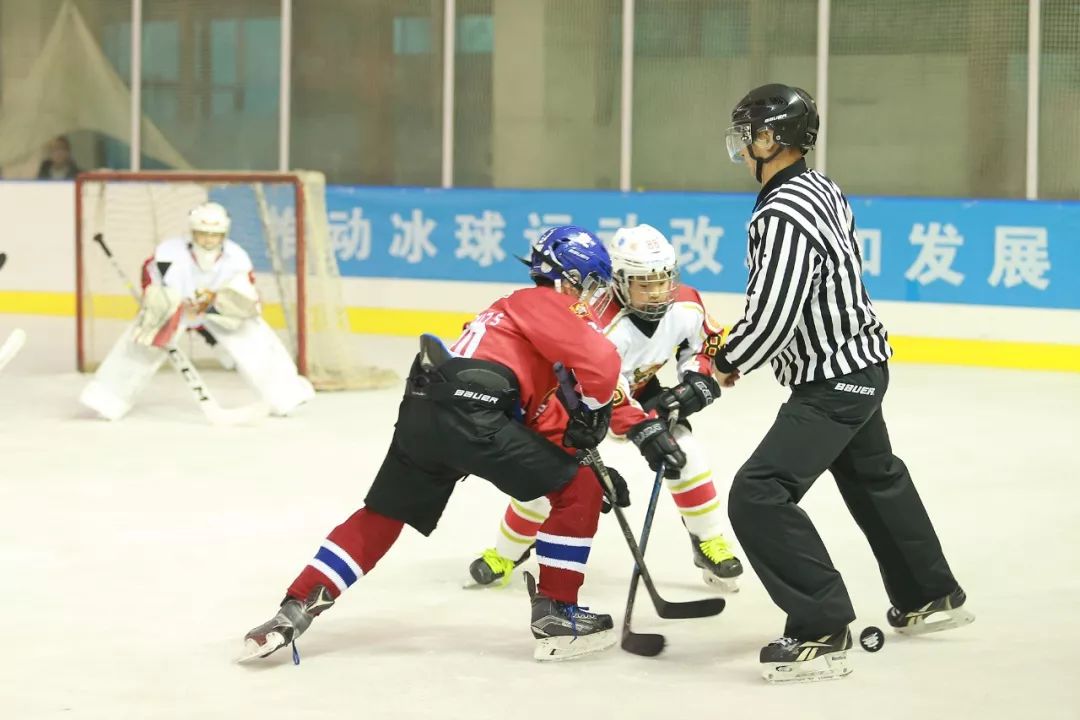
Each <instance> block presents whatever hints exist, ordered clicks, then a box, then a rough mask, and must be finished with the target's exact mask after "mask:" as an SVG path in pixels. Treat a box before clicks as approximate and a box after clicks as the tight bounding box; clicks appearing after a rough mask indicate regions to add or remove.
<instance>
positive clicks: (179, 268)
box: [79, 202, 315, 420]
mask: <svg viewBox="0 0 1080 720" xmlns="http://www.w3.org/2000/svg"><path fill="white" fill-rule="evenodd" d="M229 224H230V221H229V214H228V212H226V210H225V208H224V207H222V206H221V205H219V204H218V203H214V202H208V203H204V204H202V205H199V206H198V207H196V208H194V209H193V210H192V211H191V213H190V228H191V237H190V239H189V238H184V237H176V238H171V239H169V240H165V241H164V242H162V243H161V244H160V245H158V246H157V248H156V249H155V250H154V256H153V257H152V258H150V259H149V260H147V261H146V263H145V264H144V265H143V274H142V285H143V296H142V309H141V311H140V312H139V315H138V317H137V318H136V319H135V322H134V323H132V325H131V326H130V327H129V328H128V329H127V330H126V331H125V332H124V333H123V335H121V337H120V339H119V340H117V341H116V344H115V345H113V347H112V349H111V350H110V351H109V354H108V356H106V358H105V361H104V362H103V363H102V364H101V366H100V367H99V368H98V370H97V372H96V373H95V374H94V378H93V379H92V380H91V381H90V383H89V384H88V385H87V386H86V388H85V389H84V390H83V392H82V395H81V396H80V397H79V400H80V402H82V403H83V404H84V405H86V406H87V407H89V408H91V409H92V410H94V411H95V412H97V413H98V414H100V415H101V416H102V417H105V418H107V419H109V420H118V419H120V418H121V417H123V416H124V415H125V414H127V412H128V411H129V410H131V408H132V405H133V404H134V401H135V397H136V395H137V394H138V393H139V391H140V390H141V389H142V388H143V387H144V386H145V385H146V383H147V382H149V380H150V378H151V377H153V375H154V373H156V372H157V370H158V368H159V367H160V366H161V363H162V362H163V361H164V360H165V358H166V353H165V349H166V348H168V347H170V346H171V345H173V344H174V343H175V342H176V339H177V338H178V337H179V336H180V335H181V334H182V333H183V332H184V331H185V330H198V331H200V333H201V334H203V335H204V336H206V335H209V336H210V337H212V338H213V340H215V341H216V342H217V347H215V352H223V353H225V354H227V355H228V356H229V357H230V358H231V359H232V360H233V361H234V362H235V364H236V369H237V370H238V371H239V372H240V374H241V375H242V376H243V377H244V379H245V380H247V382H248V383H250V384H251V385H252V387H254V388H255V390H256V391H257V392H258V393H259V395H261V396H262V398H263V400H264V401H265V402H266V403H267V404H268V405H269V406H270V411H271V412H272V413H273V414H275V415H287V414H289V413H290V412H291V411H292V410H294V409H295V408H296V407H297V406H299V405H301V404H302V403H304V402H307V401H308V400H310V399H311V398H312V397H314V394H315V390H314V388H312V386H311V383H310V382H308V380H307V378H305V377H303V376H301V375H299V374H298V373H297V370H296V364H295V363H294V362H293V359H292V357H291V356H290V355H289V352H288V351H287V350H286V349H285V347H284V346H283V345H282V343H281V341H280V340H279V339H278V336H277V335H276V334H275V333H274V331H273V330H272V329H271V328H270V326H269V325H267V324H266V321H264V320H263V319H262V317H261V316H260V308H259V299H258V295H257V293H256V291H255V284H254V276H253V269H252V264H251V258H250V257H248V254H247V252H246V251H245V250H244V249H243V248H242V247H240V246H239V245H237V244H236V243H234V242H233V241H232V240H229V239H228V237H227V236H228V232H229Z"/></svg>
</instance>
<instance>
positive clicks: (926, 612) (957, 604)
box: [885, 587, 975, 635]
mask: <svg viewBox="0 0 1080 720" xmlns="http://www.w3.org/2000/svg"><path fill="white" fill-rule="evenodd" d="M965 602H967V595H966V594H965V593H964V590H963V588H960V587H957V588H956V589H955V590H953V591H952V592H951V593H949V594H948V595H946V596H945V597H943V598H938V599H937V600H934V601H932V602H928V603H926V604H925V605H923V606H922V607H919V608H916V609H915V610H912V611H911V612H903V611H901V610H898V609H897V608H895V607H891V608H889V612H888V613H886V615H885V617H886V619H888V621H889V624H890V625H892V626H893V627H894V628H896V632H898V633H901V634H903V635H925V634H926V633H932V632H938V631H940V630H951V629H953V628H958V627H962V626H964V625H970V624H971V623H973V622H975V615H973V614H972V613H971V612H969V611H968V610H967V608H965V607H963V605H964V603H965Z"/></svg>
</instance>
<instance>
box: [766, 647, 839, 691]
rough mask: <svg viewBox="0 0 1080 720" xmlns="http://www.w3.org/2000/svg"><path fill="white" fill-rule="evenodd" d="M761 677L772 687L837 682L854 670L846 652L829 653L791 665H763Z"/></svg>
mask: <svg viewBox="0 0 1080 720" xmlns="http://www.w3.org/2000/svg"><path fill="white" fill-rule="evenodd" d="M764 665H765V669H764V670H763V671H762V673H761V677H763V678H765V679H766V680H767V681H768V682H769V683H771V684H773V685H790V684H794V683H806V682H821V681H823V680H839V679H841V678H845V677H847V676H848V675H850V674H851V672H852V670H854V669H855V668H853V667H851V665H850V664H848V659H847V650H843V651H841V652H834V653H829V654H828V655H822V656H821V657H817V658H814V659H813V660H804V661H802V662H791V663H764Z"/></svg>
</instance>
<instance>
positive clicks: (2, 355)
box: [0, 328, 26, 370]
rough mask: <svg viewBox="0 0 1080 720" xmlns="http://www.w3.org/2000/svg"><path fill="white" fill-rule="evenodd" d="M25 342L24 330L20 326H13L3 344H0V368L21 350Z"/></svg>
mask: <svg viewBox="0 0 1080 720" xmlns="http://www.w3.org/2000/svg"><path fill="white" fill-rule="evenodd" d="M25 344H26V331H25V330H23V329H22V328H15V329H14V330H12V331H11V334H10V335H8V337H7V340H5V341H4V344H3V345H0V370H3V369H4V366H5V365H7V364H8V363H9V362H11V359H12V358H13V357H15V356H16V355H18V354H19V351H20V350H22V346H23V345H25Z"/></svg>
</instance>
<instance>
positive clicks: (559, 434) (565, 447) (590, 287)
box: [241, 226, 625, 660]
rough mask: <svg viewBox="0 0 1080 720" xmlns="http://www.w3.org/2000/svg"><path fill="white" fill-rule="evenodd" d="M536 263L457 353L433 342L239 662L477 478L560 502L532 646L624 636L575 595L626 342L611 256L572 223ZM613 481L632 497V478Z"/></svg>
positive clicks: (578, 645)
mask: <svg viewBox="0 0 1080 720" xmlns="http://www.w3.org/2000/svg"><path fill="white" fill-rule="evenodd" d="M529 264H530V275H531V276H532V278H533V281H534V283H535V287H531V288H527V289H523V290H518V291H516V292H514V293H511V294H510V295H507V296H505V297H502V298H500V299H499V300H496V301H495V303H494V304H492V305H491V307H489V308H488V309H487V310H485V311H484V312H482V313H480V314H479V315H477V316H476V318H475V319H474V320H473V321H472V322H470V323H469V324H468V325H467V326H466V327H465V331H464V333H463V334H462V335H461V337H460V338H458V340H457V341H456V342H455V343H454V344H453V346H452V349H451V351H449V352H448V351H447V350H446V349H445V348H444V347H443V346H442V344H441V343H439V342H438V341H437V340H436V339H435V338H433V337H431V336H427V335H425V336H424V338H423V339H422V340H421V351H420V354H419V355H417V357H416V359H415V361H414V362H413V365H412V369H411V371H410V373H409V379H408V381H407V383H406V388H405V397H404V398H403V399H402V401H401V405H400V407H399V409H398V418H397V424H396V426H395V431H394V437H393V439H392V441H391V445H390V450H389V452H388V453H387V455H386V458H385V460H384V461H383V465H382V467H381V468H380V470H379V472H378V474H377V475H376V477H375V481H374V483H373V484H372V486H371V489H370V490H369V491H368V494H367V497H366V498H365V500H364V502H365V506H364V507H362V508H361V509H360V510H358V511H357V512H356V513H354V514H353V515H352V516H351V517H350V518H349V519H348V520H346V521H345V522H344V523H342V524H341V525H339V526H338V527H336V528H334V530H332V531H331V532H330V534H329V536H328V537H327V539H326V540H324V541H323V542H322V545H321V546H320V547H319V550H318V552H317V553H316V555H315V558H314V559H313V560H312V561H311V562H310V563H309V564H308V565H307V566H306V567H305V568H304V569H303V571H302V572H301V573H300V575H299V576H298V577H297V578H296V579H295V580H293V582H292V584H291V585H290V586H289V589H288V593H287V595H286V597H285V600H284V601H283V602H282V604H281V607H280V609H279V610H278V612H277V614H276V615H275V616H274V617H273V618H272V619H271V620H269V621H268V622H266V623H263V624H262V625H260V626H258V627H257V628H255V629H253V630H252V631H251V632H249V633H248V634H247V636H246V637H245V655H244V657H242V658H241V659H252V658H255V657H266V656H267V655H269V654H270V653H272V652H274V651H275V650H278V649H279V648H281V647H283V646H285V645H288V644H289V643H291V642H293V641H294V640H295V639H296V638H297V637H298V636H299V635H300V634H301V633H303V632H304V631H305V630H307V628H308V626H309V625H310V624H311V622H312V620H313V619H314V618H315V617H316V616H317V615H319V614H320V613H322V612H323V611H325V610H326V609H327V608H329V607H330V606H331V605H333V604H334V601H335V600H336V598H337V597H338V596H339V595H340V594H341V593H342V592H343V591H344V590H345V589H346V588H348V587H349V586H350V585H352V584H353V583H354V582H356V581H357V580H358V579H359V578H360V577H362V576H363V575H365V574H367V573H369V572H371V570H372V569H373V568H374V567H375V565H376V563H377V562H378V561H379V560H380V559H381V558H382V556H383V555H384V554H385V553H386V551H387V550H389V549H390V546H391V545H393V544H394V542H395V541H396V540H397V538H398V536H399V534H400V532H401V529H402V527H403V526H404V525H406V524H408V525H411V526H412V527H413V528H415V529H416V530H418V531H419V532H420V533H422V534H424V535H429V534H430V533H431V532H432V531H433V530H434V529H435V525H436V523H437V522H438V520H439V517H440V516H441V515H442V512H443V509H444V508H445V507H446V503H447V501H448V500H449V499H450V494H451V492H452V491H453V489H454V485H455V484H456V483H457V481H458V480H461V479H462V478H463V477H465V476H468V475H477V476H479V477H481V478H484V479H485V480H487V481H489V482H491V483H492V484H493V485H495V486H496V487H498V488H499V489H500V490H502V491H503V492H505V493H507V494H508V495H510V496H511V497H514V498H517V499H519V500H523V501H528V500H532V499H535V498H537V497H540V496H541V495H543V496H546V497H547V498H548V499H549V500H550V502H551V505H552V512H551V516H550V517H549V518H548V520H547V522H546V523H545V524H544V526H543V528H541V530H542V534H543V539H544V542H543V543H540V542H538V543H537V553H538V555H539V557H540V583H539V589H538V590H537V589H536V588H535V586H534V583H532V582H531V578H530V582H529V589H530V595H531V596H532V632H533V635H534V637H535V638H536V648H535V652H534V656H535V657H536V658H537V659H540V660H556V659H563V658H567V657H574V656H577V655H582V654H585V653H590V652H596V651H598V650H603V649H605V648H608V647H611V646H612V645H613V644H614V643H615V641H616V637H615V633H614V631H613V630H612V627H613V625H612V622H611V616H609V615H603V614H598V613H592V612H588V611H586V610H584V609H583V608H580V607H578V605H577V599H578V589H579V588H580V587H581V584H582V583H583V582H584V579H585V575H584V573H585V563H586V560H587V559H588V556H589V548H590V546H591V543H592V537H593V535H594V534H595V532H596V526H597V519H598V517H599V513H600V507H601V497H602V491H601V487H600V484H599V481H598V480H597V478H596V476H595V475H594V474H593V472H592V470H591V469H589V468H587V467H585V466H582V465H580V464H579V463H578V460H577V457H576V450H578V449H581V450H584V449H589V448H592V447H595V446H596V445H597V444H599V443H600V441H601V440H602V439H603V438H604V435H605V434H606V432H607V428H608V423H609V421H610V417H611V402H612V398H613V396H614V394H615V388H616V385H617V383H618V381H619V365H620V362H619V356H618V353H617V352H616V350H615V347H614V345H612V344H611V342H609V341H608V340H607V339H606V338H605V337H604V336H603V335H602V334H601V333H600V332H599V330H598V327H597V325H596V320H595V318H596V316H595V315H594V312H595V311H598V310H599V308H598V305H599V303H600V302H601V301H602V300H604V299H607V298H608V297H609V295H608V292H609V288H608V284H609V282H610V280H611V260H610V258H609V256H608V253H607V250H605V249H604V246H603V244H602V243H601V242H600V241H599V240H598V239H597V238H596V236H595V235H593V234H592V233H590V232H589V231H587V230H584V229H582V228H579V227H575V226H561V227H556V228H552V229H550V230H548V231H547V232H545V233H544V234H543V235H542V236H541V237H540V239H539V240H538V242H537V244H536V245H535V246H534V247H533V250H532V256H531V258H530V263H529ZM555 362H561V363H563V364H564V365H565V366H566V367H567V368H570V369H571V370H573V371H574V372H575V374H576V377H577V381H578V383H579V392H580V394H581V397H582V400H583V402H582V403H581V406H580V407H581V409H580V410H577V411H575V412H574V413H568V412H567V411H566V409H565V408H564V407H563V406H562V405H561V404H560V403H558V402H556V401H555V396H554V390H555V387H556V385H557V382H556V379H555V375H554V372H553V370H552V365H553V364H554V363H555ZM616 478H617V479H616ZM613 479H616V483H617V484H619V483H621V484H622V486H623V490H622V493H623V495H624V496H625V483H622V481H621V478H618V474H617V473H616V474H615V476H614V478H613Z"/></svg>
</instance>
